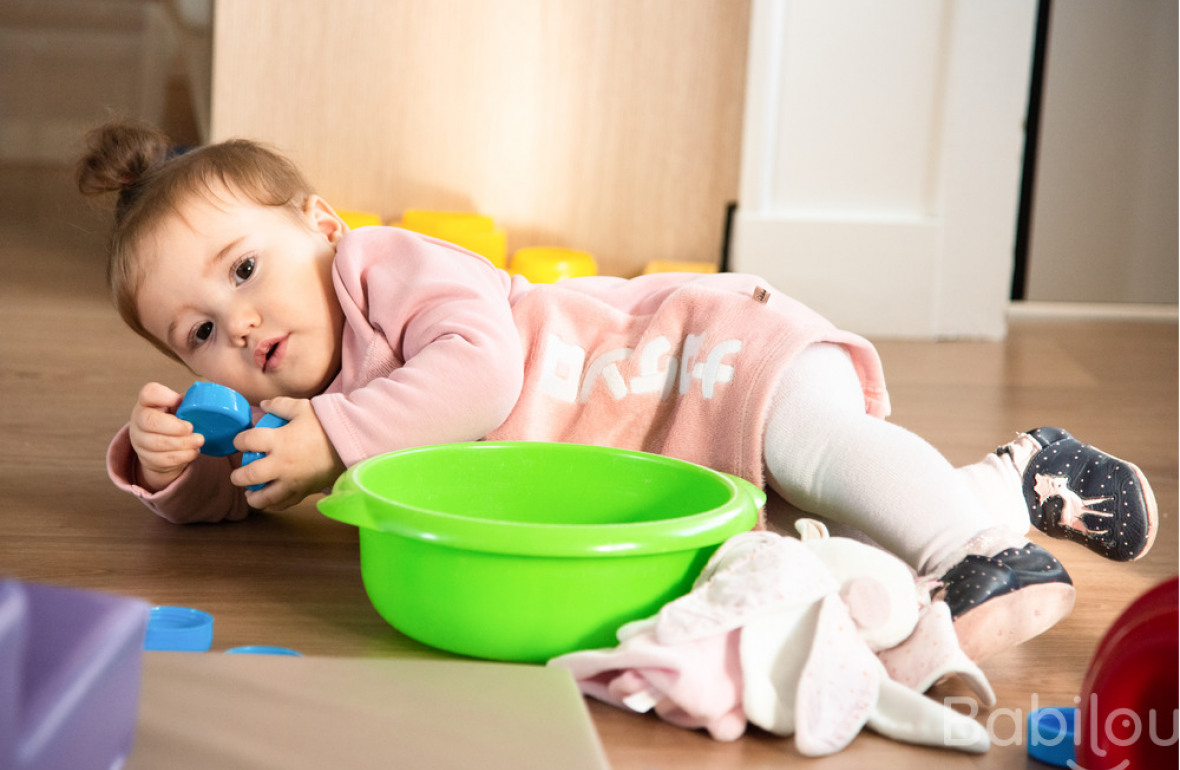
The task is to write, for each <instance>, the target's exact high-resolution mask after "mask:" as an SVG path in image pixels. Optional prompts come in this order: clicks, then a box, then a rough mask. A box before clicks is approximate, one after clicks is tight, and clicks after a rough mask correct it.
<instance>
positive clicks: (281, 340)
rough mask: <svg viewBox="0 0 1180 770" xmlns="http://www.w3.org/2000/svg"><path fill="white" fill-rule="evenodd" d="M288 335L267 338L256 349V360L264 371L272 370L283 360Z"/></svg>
mask: <svg viewBox="0 0 1180 770" xmlns="http://www.w3.org/2000/svg"><path fill="white" fill-rule="evenodd" d="M286 341H287V338H286V337H276V338H275V339H272V340H266V341H264V342H263V343H262V344H260V345H259V346H258V348H257V349H256V350H255V351H254V361H255V362H256V363H257V364H258V368H259V369H261V370H262V371H263V372H270V371H272V370H274V369H276V368H277V367H278V365H279V364H280V363H281V362H282V360H283V353H284V351H285V349H286V344H285V343H286Z"/></svg>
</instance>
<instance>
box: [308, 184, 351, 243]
mask: <svg viewBox="0 0 1180 770" xmlns="http://www.w3.org/2000/svg"><path fill="white" fill-rule="evenodd" d="M303 215H304V216H305V217H307V221H308V224H310V225H311V227H312V229H314V230H315V231H316V232H318V233H320V234H322V235H323V236H324V237H325V238H327V239H328V242H329V243H331V244H333V245H335V244H336V243H338V242H339V241H340V239H341V237H343V236H344V234H345V233H346V232H348V226H347V225H345V224H344V220H343V219H341V218H340V215H339V214H337V213H336V210H335V209H333V208H332V207H331V206H329V205H328V202H327V201H326V200H324V199H323V198H321V197H320V196H318V195H310V196H308V198H307V202H306V203H304V204H303Z"/></svg>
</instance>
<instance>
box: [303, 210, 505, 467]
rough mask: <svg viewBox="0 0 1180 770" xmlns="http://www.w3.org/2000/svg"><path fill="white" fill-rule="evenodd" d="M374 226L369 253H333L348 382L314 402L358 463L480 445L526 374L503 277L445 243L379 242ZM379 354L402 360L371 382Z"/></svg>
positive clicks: (339, 446)
mask: <svg viewBox="0 0 1180 770" xmlns="http://www.w3.org/2000/svg"><path fill="white" fill-rule="evenodd" d="M373 230H374V233H373V234H372V235H371V236H370V239H369V240H367V241H360V243H361V245H362V246H363V250H364V251H365V252H367V253H365V254H364V255H363V257H362V256H358V255H357V254H356V253H355V252H357V251H360V250H361V247H356V248H353V249H352V250H350V251H343V250H342V251H341V252H338V254H337V258H336V271H337V274H336V278H337V293H338V294H339V295H340V296H341V303H342V305H343V306H344V309H345V316H346V324H348V325H349V326H350V327H354V328H352V329H350V330H347V331H346V341H345V348H344V355H345V359H344V362H343V371H342V373H341V377H340V378H339V380H340V381H341V382H342V383H343V384H342V387H341V388H340V389H339V392H335V391H336V389H335V388H333V389H330V390H329V392H327V393H324V394H321V395H319V396H315V397H314V398H313V399H312V405H313V406H314V408H315V410H316V415H317V416H318V417H319V418H320V422H321V423H322V424H323V426H324V430H325V431H326V432H327V434H328V438H329V439H330V440H331V441H332V445H333V446H334V447H335V448H336V451H337V452H338V453H339V454H340V457H341V459H342V460H343V461H344V462H345V464H346V465H350V466H351V465H353V464H355V463H357V462H359V461H361V460H363V459H365V458H367V457H371V456H373V455H376V454H380V453H382V452H389V451H393V450H396V449H403V448H406V447H411V446H422V445H427V444H437V443H446V442H454V441H474V440H477V439H481V438H483V437H484V436H486V435H487V434H488V433H490V432H491V431H492V430H493V429H495V428H496V427H497V426H499V425H500V424H501V423H503V422H504V420H505V419H507V417H508V415H509V413H510V412H511V411H512V409H513V407H514V406H515V405H516V401H517V399H518V398H519V396H520V391H521V387H522V385H523V379H524V360H523V353H522V347H521V342H520V335H519V333H518V332H517V330H516V325H515V324H514V322H513V319H512V308H511V305H510V304H509V302H508V286H509V282H508V278H507V275H506V274H505V273H503V272H502V271H500V270H497V269H496V268H495V267H493V266H492V265H491V263H489V262H488V261H487V260H485V259H483V258H482V257H477V256H474V255H472V254H469V253H467V252H465V251H462V250H461V249H457V248H455V247H453V246H450V245H449V244H444V243H442V242H439V241H434V240H431V239H425V238H418V237H413V238H409V237H406V235H405V234H401V233H400V232H396V233H394V234H388V233H387V237H385V238H383V239H380V240H379V239H377V238H374V237H372V236H374V235H378V234H379V233H378V232H377V228H373ZM358 240H359V239H356V240H354V241H353V242H354V243H356V242H357V241H358ZM382 250H384V253H382ZM373 252H377V253H373ZM361 316H363V317H361ZM357 328H363V330H364V331H365V334H367V335H368V336H367V338H366V336H365V334H359V335H358V334H357ZM375 336H379V337H381V338H383V339H378V340H376V341H375V340H374V339H373V338H374V337H375ZM350 339H351V342H350V341H349V340H350ZM358 341H359V343H358ZM350 345H352V346H354V347H358V348H359V347H363V348H364V349H363V350H356V349H352V350H350ZM377 348H381V349H388V350H389V351H391V352H390V357H391V358H392V359H394V360H393V365H392V369H391V370H390V371H383V372H381V373H380V374H379V376H372V375H371V374H366V373H365V370H366V368H368V367H370V366H372V365H373V364H372V361H371V360H370V358H371V357H372V351H373V350H375V349H377ZM350 356H351V360H350ZM350 380H352V381H353V384H350Z"/></svg>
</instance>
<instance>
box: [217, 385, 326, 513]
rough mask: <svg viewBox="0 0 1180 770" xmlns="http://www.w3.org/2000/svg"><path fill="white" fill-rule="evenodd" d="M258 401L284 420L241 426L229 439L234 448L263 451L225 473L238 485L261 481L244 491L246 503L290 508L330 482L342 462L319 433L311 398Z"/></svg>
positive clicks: (280, 508) (253, 505) (275, 508)
mask: <svg viewBox="0 0 1180 770" xmlns="http://www.w3.org/2000/svg"><path fill="white" fill-rule="evenodd" d="M259 406H261V407H262V408H263V409H265V410H266V411H268V412H270V413H271V414H273V415H275V416H277V417H282V418H283V419H285V420H287V421H288V422H287V424H286V425H284V426H282V427H280V428H262V429H258V428H254V429H252V430H247V431H243V432H242V433H239V434H238V437H237V439H235V440H234V448H236V449H238V450H239V451H242V452H261V453H264V454H265V455H266V456H265V457H261V458H259V459H257V460H255V461H254V462H252V463H250V464H249V465H245V466H243V467H241V468H238V469H237V470H235V471H234V472H233V473H231V474H230V477H229V480H230V481H231V482H233V483H234V484H236V485H237V486H239V487H248V486H251V485H253V484H266V486H265V487H263V488H262V489H259V490H256V491H247V492H246V502H247V503H249V504H250V506H251V507H253V508H268V509H270V510H276V511H279V510H283V509H284V508H290V507H291V506H293V505H295V504H297V503H299V502H300V501H302V500H303V498H305V497H307V496H308V495H310V494H313V493H315V492H319V491H321V490H323V489H325V488H326V487H328V486H330V485H331V484H332V482H334V481H335V480H336V477H337V476H339V475H340V474H341V473H343V472H344V470H345V468H344V463H343V462H341V461H340V456H339V455H338V454H336V449H335V448H334V447H333V446H332V442H331V441H329V440H328V435H327V434H326V433H324V428H323V426H321V425H320V420H319V418H318V417H316V414H315V410H314V409H313V408H312V406H311V401H309V400H307V399H305V398H298V399H297V398H285V397H280V398H274V399H271V400H270V401H263V402H262V403H261V404H260V405H259Z"/></svg>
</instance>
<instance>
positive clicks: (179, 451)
mask: <svg viewBox="0 0 1180 770" xmlns="http://www.w3.org/2000/svg"><path fill="white" fill-rule="evenodd" d="M183 400H184V396H182V395H180V394H179V393H177V392H176V391H174V390H172V389H171V388H169V387H167V386H165V385H161V384H160V383H158V382H149V383H148V384H147V385H144V386H143V388H142V389H140V391H139V398H138V399H136V402H135V408H134V409H132V410H131V425H130V427H129V433H130V438H131V448H132V449H134V450H135V454H136V456H138V457H139V472H138V479H137V481H138V482H139V484H140V486H142V487H143V488H145V489H147V490H148V491H149V492H158V491H160V490H161V489H163V488H164V487H166V486H168V485H169V484H171V483H172V482H173V481H175V480H176V477H177V476H179V475H180V474H181V473H183V472H184V469H185V468H187V467H188V466H189V464H190V463H191V462H192V461H193V460H195V459H197V456H198V455H199V454H200V453H201V445H202V444H204V443H205V437H204V436H202V435H201V434H199V433H194V432H193V426H192V423H189V422H185V421H184V420H182V419H180V418H179V417H177V416H176V414H175V412H176V408H177V407H178V406H180V402H181V401H183Z"/></svg>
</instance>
